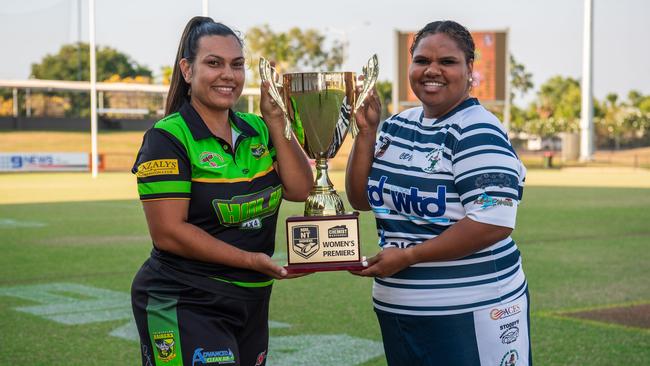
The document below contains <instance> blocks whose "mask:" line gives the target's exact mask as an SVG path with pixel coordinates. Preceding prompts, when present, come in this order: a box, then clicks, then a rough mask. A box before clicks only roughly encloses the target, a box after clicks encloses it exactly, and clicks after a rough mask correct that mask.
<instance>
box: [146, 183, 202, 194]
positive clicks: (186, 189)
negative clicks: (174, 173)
mask: <svg viewBox="0 0 650 366" xmlns="http://www.w3.org/2000/svg"><path fill="white" fill-rule="evenodd" d="M191 191H192V182H188V181H184V180H168V181H160V182H149V183H138V193H139V194H140V196H143V195H148V194H160V193H190V192H191Z"/></svg>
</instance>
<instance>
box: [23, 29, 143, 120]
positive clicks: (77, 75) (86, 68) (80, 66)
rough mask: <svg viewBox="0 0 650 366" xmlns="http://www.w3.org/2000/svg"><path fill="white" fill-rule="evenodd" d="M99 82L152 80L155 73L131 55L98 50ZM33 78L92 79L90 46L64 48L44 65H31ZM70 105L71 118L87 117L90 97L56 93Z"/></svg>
mask: <svg viewBox="0 0 650 366" xmlns="http://www.w3.org/2000/svg"><path fill="white" fill-rule="evenodd" d="M96 56H97V80H98V81H104V80H108V79H110V78H111V77H114V75H118V76H119V78H127V77H130V78H135V77H137V76H144V77H148V78H149V79H151V77H152V72H151V70H150V69H149V68H147V67H146V66H143V65H140V64H138V63H137V62H135V61H133V60H132V59H131V58H130V57H129V56H128V55H126V54H124V53H122V52H120V51H118V50H116V49H113V48H111V47H98V48H97V54H96ZM31 77H33V78H36V79H47V80H71V81H74V80H83V81H87V80H90V47H89V45H88V44H87V43H81V42H79V43H75V44H67V45H63V46H62V47H61V49H60V50H59V52H58V53H57V54H54V55H49V54H48V55H46V56H45V57H43V59H42V60H41V62H39V63H34V64H32V70H31ZM50 94H56V95H60V96H63V97H64V98H66V99H69V100H70V102H71V108H70V109H69V110H68V111H67V112H66V114H67V115H69V116H88V115H89V114H90V110H89V105H90V96H89V95H88V94H86V93H71V92H57V93H50Z"/></svg>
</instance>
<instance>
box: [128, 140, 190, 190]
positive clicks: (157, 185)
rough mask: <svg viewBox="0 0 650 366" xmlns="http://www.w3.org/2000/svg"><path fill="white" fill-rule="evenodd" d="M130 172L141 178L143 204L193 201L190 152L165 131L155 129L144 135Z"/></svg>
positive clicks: (139, 181) (140, 188)
mask: <svg viewBox="0 0 650 366" xmlns="http://www.w3.org/2000/svg"><path fill="white" fill-rule="evenodd" d="M131 172H132V173H133V174H135V175H136V177H137V179H138V193H139V195H140V199H141V200H142V201H150V200H160V199H190V193H191V188H192V171H191V164H190V161H189V159H188V157H187V152H186V150H185V147H184V145H183V144H182V143H181V142H180V141H178V139H177V138H176V137H174V136H173V135H171V134H170V133H168V132H167V131H165V130H162V129H159V128H152V129H150V130H148V131H147V132H146V133H145V135H144V138H143V140H142V146H141V147H140V151H139V152H138V155H137V157H136V161H135V164H134V165H133V168H132V169H131Z"/></svg>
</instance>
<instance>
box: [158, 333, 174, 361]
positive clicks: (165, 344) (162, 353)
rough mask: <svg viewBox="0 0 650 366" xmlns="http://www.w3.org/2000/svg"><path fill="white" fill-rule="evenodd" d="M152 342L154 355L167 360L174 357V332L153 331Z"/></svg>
mask: <svg viewBox="0 0 650 366" xmlns="http://www.w3.org/2000/svg"><path fill="white" fill-rule="evenodd" d="M153 343H154V345H155V346H156V357H157V358H158V359H160V360H161V361H164V362H169V361H171V360H173V359H174V358H176V341H175V339H174V332H157V333H154V334H153Z"/></svg>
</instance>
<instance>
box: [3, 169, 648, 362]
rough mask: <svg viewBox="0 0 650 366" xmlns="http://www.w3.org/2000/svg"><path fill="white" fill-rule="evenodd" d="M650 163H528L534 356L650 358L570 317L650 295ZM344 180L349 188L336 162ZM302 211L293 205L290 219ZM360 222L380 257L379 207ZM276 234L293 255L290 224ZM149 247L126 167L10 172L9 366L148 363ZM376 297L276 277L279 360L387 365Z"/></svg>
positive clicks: (615, 331)
mask: <svg viewBox="0 0 650 366" xmlns="http://www.w3.org/2000/svg"><path fill="white" fill-rule="evenodd" d="M645 174H647V172H644V171H633V170H614V171H612V170H578V171H572V170H562V171H553V170H551V171H531V172H530V174H529V178H528V182H529V183H530V184H529V187H528V188H527V189H526V192H525V196H524V198H525V199H524V204H523V205H522V206H521V207H520V210H519V216H518V224H517V225H518V226H517V229H516V230H515V234H514V237H515V240H516V241H517V242H518V245H519V246H520V249H521V251H522V254H523V261H524V270H525V271H526V274H527V277H528V281H529V285H530V292H531V301H532V306H531V309H532V318H531V322H532V326H531V328H532V342H533V355H534V360H535V364H536V365H543V366H546V365H588V366H596V365H602V366H608V365H617V364H627V365H648V364H650V330H648V329H647V328H642V327H641V326H632V327H630V326H621V325H616V324H612V323H604V322H600V321H593V320H581V319H577V318H571V317H567V316H565V315H564V314H565V313H568V312H573V311H578V310H589V309H601V308H613V307H617V306H626V305H638V304H650V281H649V279H650V265H648V263H650V225H648V222H650V210H648V207H649V206H650V189H649V187H650V179H648V177H647V175H645ZM616 177H618V178H616ZM334 179H335V181H336V182H335V185H336V186H337V187H339V188H340V187H343V185H342V184H341V183H340V181H341V179H342V176H341V175H340V174H339V173H335V174H334ZM626 182H627V183H626ZM540 184H547V185H558V184H567V185H568V184H572V185H617V186H619V187H618V188H611V187H610V188H606V187H562V186H555V187H551V186H540ZM625 187H639V188H625ZM643 187H645V188H643ZM66 192H67V193H66ZM100 198H101V199H102V200H99V199H100ZM75 200H78V202H74V201H75ZM11 202H13V203H11ZM30 202H31V203H30ZM348 207H349V206H348ZM301 211H302V204H296V203H286V202H285V203H283V205H282V209H281V212H280V213H281V218H280V220H281V222H283V221H284V218H285V217H286V216H287V215H290V214H297V213H300V212H301ZM361 230H362V232H361V236H362V238H364V247H363V248H364V252H365V253H364V254H366V255H372V254H373V253H374V252H375V251H376V250H377V247H376V244H375V240H376V235H375V232H374V220H373V218H372V216H371V215H370V214H368V213H363V214H362V216H361ZM277 242H278V244H277V255H276V258H277V260H278V261H279V262H283V261H284V258H285V256H284V251H285V249H284V244H283V243H284V238H283V237H282V235H281V234H279V235H278V239H277ZM150 247H151V244H150V240H149V238H148V233H147V229H146V225H145V221H144V217H143V214H142V209H141V207H140V204H139V202H138V201H137V200H136V199H135V186H134V185H133V180H132V178H131V177H129V176H128V175H126V174H103V175H100V177H99V178H98V180H95V181H93V180H92V179H90V178H88V174H83V175H82V174H15V175H0V253H2V254H1V255H0V365H136V364H138V362H139V358H138V352H139V350H138V344H137V341H136V340H135V339H136V338H135V334H134V333H133V325H132V323H131V316H130V304H129V295H128V293H129V288H130V283H131V279H132V278H133V275H134V274H135V272H136V271H137V269H138V268H139V266H140V265H141V263H142V262H143V261H144V260H145V259H146V258H147V256H148V252H149V250H150ZM370 294H371V280H369V279H367V278H358V277H354V276H351V275H349V274H348V273H319V274H314V275H311V276H307V277H304V278H300V279H295V280H288V281H279V282H277V283H276V285H275V286H274V290H273V298H272V305H271V317H270V319H271V321H272V322H271V347H270V348H271V350H270V352H271V355H270V360H269V365H270V366H296V365H332V366H333V365H365V366H370V365H375V366H379V365H384V364H385V361H384V359H383V357H382V351H381V346H380V343H379V342H380V334H379V329H378V326H377V323H376V320H375V317H374V313H373V311H372V305H371V301H370Z"/></svg>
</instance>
